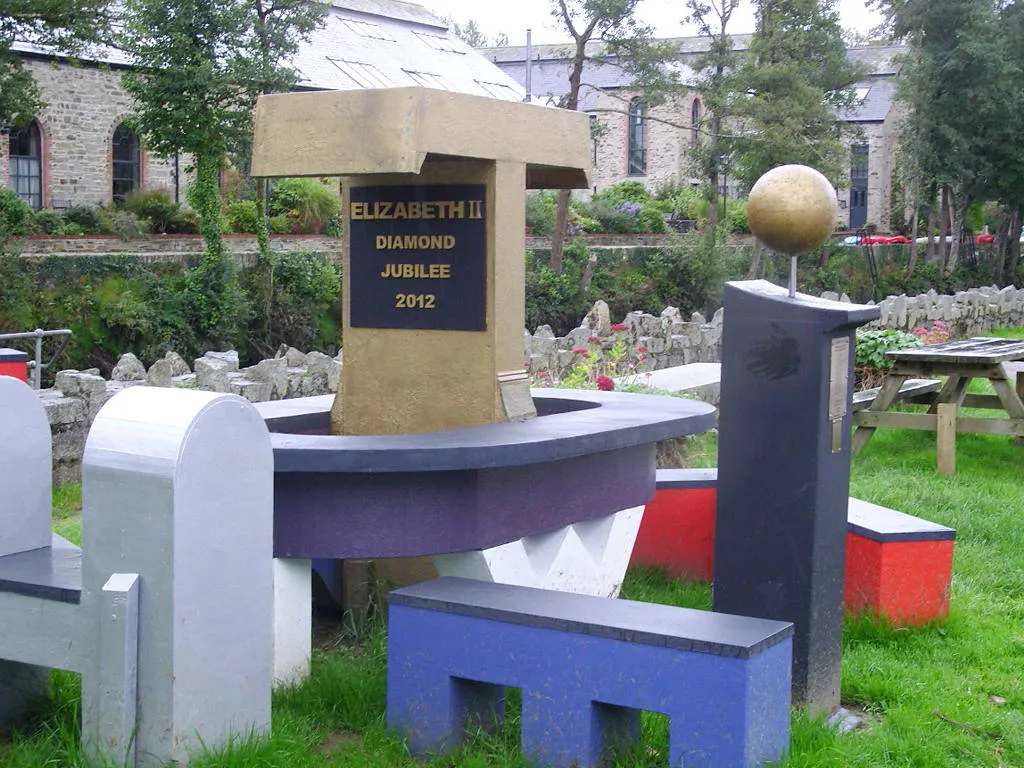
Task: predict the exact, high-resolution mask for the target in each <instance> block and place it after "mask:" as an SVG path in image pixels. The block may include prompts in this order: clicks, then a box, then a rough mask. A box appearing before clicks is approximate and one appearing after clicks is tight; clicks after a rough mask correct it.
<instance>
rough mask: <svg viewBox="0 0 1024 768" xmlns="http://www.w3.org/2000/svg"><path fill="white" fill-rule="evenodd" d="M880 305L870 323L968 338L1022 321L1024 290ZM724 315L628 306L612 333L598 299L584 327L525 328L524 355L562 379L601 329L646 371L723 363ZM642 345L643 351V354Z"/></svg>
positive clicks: (542, 373) (533, 366)
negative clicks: (560, 330) (559, 332)
mask: <svg viewBox="0 0 1024 768" xmlns="http://www.w3.org/2000/svg"><path fill="white" fill-rule="evenodd" d="M822 297H823V298H828V299H832V300H835V301H844V302H848V301H850V298H849V297H848V296H846V295H845V294H843V295H842V296H840V295H839V294H836V293H831V292H826V293H824V294H822ZM879 310H880V317H879V319H878V320H877V321H875V322H873V323H870V324H869V325H868V326H867V327H873V328H892V329H895V330H900V331H906V332H908V333H909V332H912V331H913V330H914V329H915V328H921V327H929V328H930V327H931V326H932V325H933V324H934V323H935V321H937V320H941V321H942V322H943V323H944V324H945V325H946V328H947V329H948V330H949V332H950V335H951V336H952V337H953V338H966V337H970V336H977V335H979V334H984V333H986V332H988V331H991V330H992V329H993V328H1000V327H1014V326H1024V289H1018V288H1016V287H1014V286H1008V287H1006V288H997V287H995V286H990V287H987V288H972V289H971V290H967V291H960V292H959V293H956V294H954V295H952V296H950V295H940V294H938V293H936V292H935V291H929V292H928V293H922V294H920V295H919V296H905V295H902V296H890V297H888V298H886V299H884V300H882V301H881V302H879ZM722 318H723V311H722V309H719V310H718V311H716V312H715V314H714V315H713V316H712V317H711V319H710V320H708V319H705V318H704V316H703V315H700V314H699V313H694V314H693V315H691V316H690V317H689V318H688V319H687V318H684V317H682V315H681V314H680V312H679V310H678V309H676V308H675V307H668V308H666V309H665V310H664V311H663V312H662V313H661V315H659V316H657V317H656V316H654V315H650V314H646V313H643V312H630V313H629V314H627V315H626V317H625V319H624V320H623V321H622V325H624V326H625V329H624V330H620V331H617V332H613V331H612V330H611V322H610V318H609V317H608V305H607V304H605V302H603V301H598V302H597V303H596V304H595V305H594V308H593V309H592V310H591V311H590V312H589V313H588V315H587V317H586V318H584V320H583V322H582V323H581V324H580V327H578V328H575V329H573V330H572V331H570V332H569V333H568V334H567V335H565V336H559V337H556V336H555V334H554V332H553V331H552V330H551V328H550V326H547V325H542V326H540V327H539V328H537V330H536V331H535V332H534V333H532V334H531V333H529V332H528V331H527V332H526V333H525V335H524V338H523V359H524V361H525V365H526V368H527V369H528V370H529V372H530V373H531V375H533V376H534V377H535V378H540V379H544V378H549V377H550V378H551V379H553V380H557V379H558V378H559V377H561V376H564V375H565V373H566V372H567V371H568V370H569V368H570V367H571V366H572V364H573V362H574V361H575V360H576V354H575V353H574V352H573V350H574V349H577V348H586V347H587V346H588V339H590V338H592V337H593V336H597V337H598V338H600V339H601V346H602V348H604V349H608V348H610V347H611V346H612V345H613V344H614V343H615V342H616V341H617V340H618V339H619V337H621V338H622V340H623V341H624V343H625V344H626V346H627V347H628V349H629V350H630V357H631V358H632V359H638V358H645V359H646V361H647V362H646V366H645V367H646V369H647V370H659V369H661V368H669V367H672V366H675V365H686V364H689V363H714V362H719V361H720V360H721V359H722V357H721V355H722ZM640 349H643V350H644V351H643V352H642V353H641V352H639V351H638V350H640Z"/></svg>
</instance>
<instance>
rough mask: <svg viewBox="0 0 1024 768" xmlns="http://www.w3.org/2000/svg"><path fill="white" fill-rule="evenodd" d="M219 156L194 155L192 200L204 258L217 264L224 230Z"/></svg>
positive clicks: (222, 249) (222, 253)
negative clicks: (194, 178) (194, 174)
mask: <svg viewBox="0 0 1024 768" xmlns="http://www.w3.org/2000/svg"><path fill="white" fill-rule="evenodd" d="M221 160H222V158H221V156H220V155H218V154H199V155H196V182H195V186H194V192H193V196H192V197H193V200H192V202H194V204H195V209H196V213H198V214H199V231H200V233H201V234H202V236H203V242H204V243H205V244H206V258H207V259H208V260H209V261H211V262H217V261H220V260H222V259H223V258H224V238H223V234H224V230H223V227H222V224H221V217H220V186H219V184H218V180H219V178H220V167H221Z"/></svg>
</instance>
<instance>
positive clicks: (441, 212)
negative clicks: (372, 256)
mask: <svg viewBox="0 0 1024 768" xmlns="http://www.w3.org/2000/svg"><path fill="white" fill-rule="evenodd" d="M349 218H351V219H352V220H353V221H369V220H380V221H388V220H392V219H465V218H469V219H482V218H483V200H430V201H420V200H409V201H391V200H376V201H374V202H372V203H368V202H352V203H351V204H350V205H349ZM379 247H383V246H379Z"/></svg>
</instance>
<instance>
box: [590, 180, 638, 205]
mask: <svg viewBox="0 0 1024 768" xmlns="http://www.w3.org/2000/svg"><path fill="white" fill-rule="evenodd" d="M594 197H595V198H599V199H601V200H606V201H608V202H610V203H612V204H613V205H614V204H615V203H641V204H642V203H648V202H650V201H651V193H650V192H648V191H647V187H645V186H644V185H643V183H642V182H639V181H620V182H619V183H618V184H613V185H612V186H610V187H608V188H607V189H602V190H601V191H600V192H598V193H597V194H596V195H594Z"/></svg>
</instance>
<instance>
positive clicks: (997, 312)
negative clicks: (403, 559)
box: [39, 286, 1024, 485]
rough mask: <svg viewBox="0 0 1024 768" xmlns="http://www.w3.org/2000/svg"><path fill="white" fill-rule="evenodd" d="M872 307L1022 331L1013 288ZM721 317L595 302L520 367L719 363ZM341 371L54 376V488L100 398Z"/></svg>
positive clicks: (127, 362) (909, 324)
mask: <svg viewBox="0 0 1024 768" xmlns="http://www.w3.org/2000/svg"><path fill="white" fill-rule="evenodd" d="M823 298H829V299H833V300H838V301H849V298H848V297H847V296H845V295H843V296H839V295H837V294H834V293H825V294H823ZM879 308H880V317H879V319H878V321H876V322H874V323H871V324H870V325H869V327H878V328H893V329H896V330H901V331H907V332H910V331H913V330H914V329H915V328H920V327H931V326H932V325H933V324H934V323H935V322H936V321H938V320H941V321H942V322H943V323H945V325H946V327H947V328H948V329H949V331H950V333H951V335H952V336H953V337H954V338H959V337H969V336H976V335H980V334H984V333H986V332H988V331H991V330H992V329H994V328H999V327H1014V326H1017V327H1024V289H1017V288H1015V287H1013V286H1010V287H1007V288H1001V289H1000V288H996V287H988V288H975V289H971V290H969V291H961V292H959V293H957V294H955V295H952V296H949V295H939V294H937V293H935V291H929V292H928V293H925V294H921V295H919V296H890V297H889V298H887V299H885V300H884V301H882V302H880V303H879ZM723 316H724V315H723V310H722V309H719V310H718V311H716V312H715V313H714V315H713V316H712V317H711V318H710V319H707V318H705V317H703V316H702V315H700V314H698V313H694V314H693V315H691V316H690V317H689V318H685V317H683V316H682V314H681V313H680V312H679V310H678V309H675V308H674V307H668V308H666V309H665V310H664V311H663V312H662V313H661V314H660V315H658V316H654V315H650V314H646V313H643V312H630V313H629V314H627V315H626V317H625V318H624V319H623V321H622V323H618V324H615V325H613V324H612V322H611V317H610V316H609V312H608V305H607V304H605V302H603V301H599V302H597V303H596V304H595V305H594V308H593V309H592V310H591V311H590V312H589V313H588V314H587V316H586V318H584V319H583V321H582V322H581V324H580V327H578V328H576V329H574V330H573V331H572V332H570V333H569V334H568V335H566V336H561V337H556V336H555V334H554V333H553V332H552V330H551V328H550V327H549V326H541V327H540V328H538V329H537V330H536V331H535V332H534V333H532V334H531V333H529V332H524V337H523V356H524V361H525V364H526V367H527V369H528V370H529V371H530V373H531V374H532V375H533V376H534V377H535V378H536V379H537V380H538V382H543V381H545V380H546V381H548V382H550V381H553V380H557V379H558V378H559V377H560V376H562V375H564V374H565V373H566V372H567V371H568V369H569V368H570V367H571V366H572V364H573V362H574V361H575V360H576V353H574V352H573V350H574V349H576V348H581V347H582V348H588V347H590V346H591V345H592V342H591V339H593V338H594V337H597V338H598V339H600V341H601V347H602V348H603V349H605V350H607V349H610V348H611V347H612V346H613V345H614V344H616V343H617V342H618V341H620V340H621V341H623V342H624V343H625V344H626V346H627V347H628V348H629V350H630V357H631V358H632V359H637V358H644V359H645V360H646V361H647V362H646V364H645V366H644V368H642V369H641V370H658V369H662V368H669V367H672V366H677V365H686V364H689V363H708V362H711V363H713V362H719V361H720V360H721V348H722V320H723ZM613 328H614V329H615V330H613ZM641 348H642V349H643V351H642V352H640V351H639V350H640V349H641ZM341 365H342V355H341V354H340V353H339V354H338V356H337V357H333V358H332V357H329V356H327V355H325V354H322V353H320V352H308V353H303V352H300V351H299V350H297V349H294V348H284V349H281V350H280V351H279V352H278V354H277V356H276V357H274V358H271V359H269V360H262V361H260V362H259V363H257V364H256V365H253V366H250V367H248V368H241V367H240V366H239V360H238V353H237V352H234V351H228V352H207V353H206V354H205V355H203V356H202V357H201V358H198V359H197V360H195V361H194V362H193V365H192V367H191V368H190V367H189V366H188V365H187V363H186V362H185V361H184V360H182V358H181V357H180V356H178V355H176V354H175V353H173V352H168V353H167V355H166V356H165V357H164V358H162V359H160V360H157V361H156V362H154V363H153V364H152V365H150V366H149V367H148V368H146V367H145V366H144V365H143V364H142V362H141V361H139V360H138V358H136V357H135V355H133V354H130V353H129V354H125V355H123V356H122V357H121V359H120V360H119V361H118V364H117V366H115V368H114V370H113V372H112V373H111V380H110V381H107V380H105V379H103V377H101V376H100V375H99V371H98V370H96V369H93V370H88V371H61V372H60V373H58V374H57V377H56V381H55V384H54V387H53V388H52V389H45V390H42V391H40V393H39V396H40V399H41V400H42V402H43V404H44V406H45V407H46V412H47V414H48V416H49V420H50V430H51V433H52V435H53V464H54V478H53V479H54V483H55V484H58V485H59V484H65V483H70V482H76V481H77V480H78V478H79V474H80V463H81V457H82V451H83V449H84V446H85V437H86V434H87V433H88V429H89V426H90V425H91V424H92V420H93V419H94V418H95V417H96V414H97V413H98V412H99V409H100V408H101V407H102V406H103V404H104V403H105V402H106V401H107V400H109V399H110V398H111V397H113V395H114V394H116V393H117V392H120V391H121V390H122V389H125V388H126V387H134V386H163V387H169V386H178V387H194V388H198V389H206V390H212V391H215V392H231V393H235V394H238V395H241V396H242V397H244V398H246V399H247V400H249V401H251V402H261V401H265V400H279V399H284V398H289V397H309V396H312V395H321V394H329V393H331V392H334V391H336V390H337V387H338V379H339V377H340V374H341Z"/></svg>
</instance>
